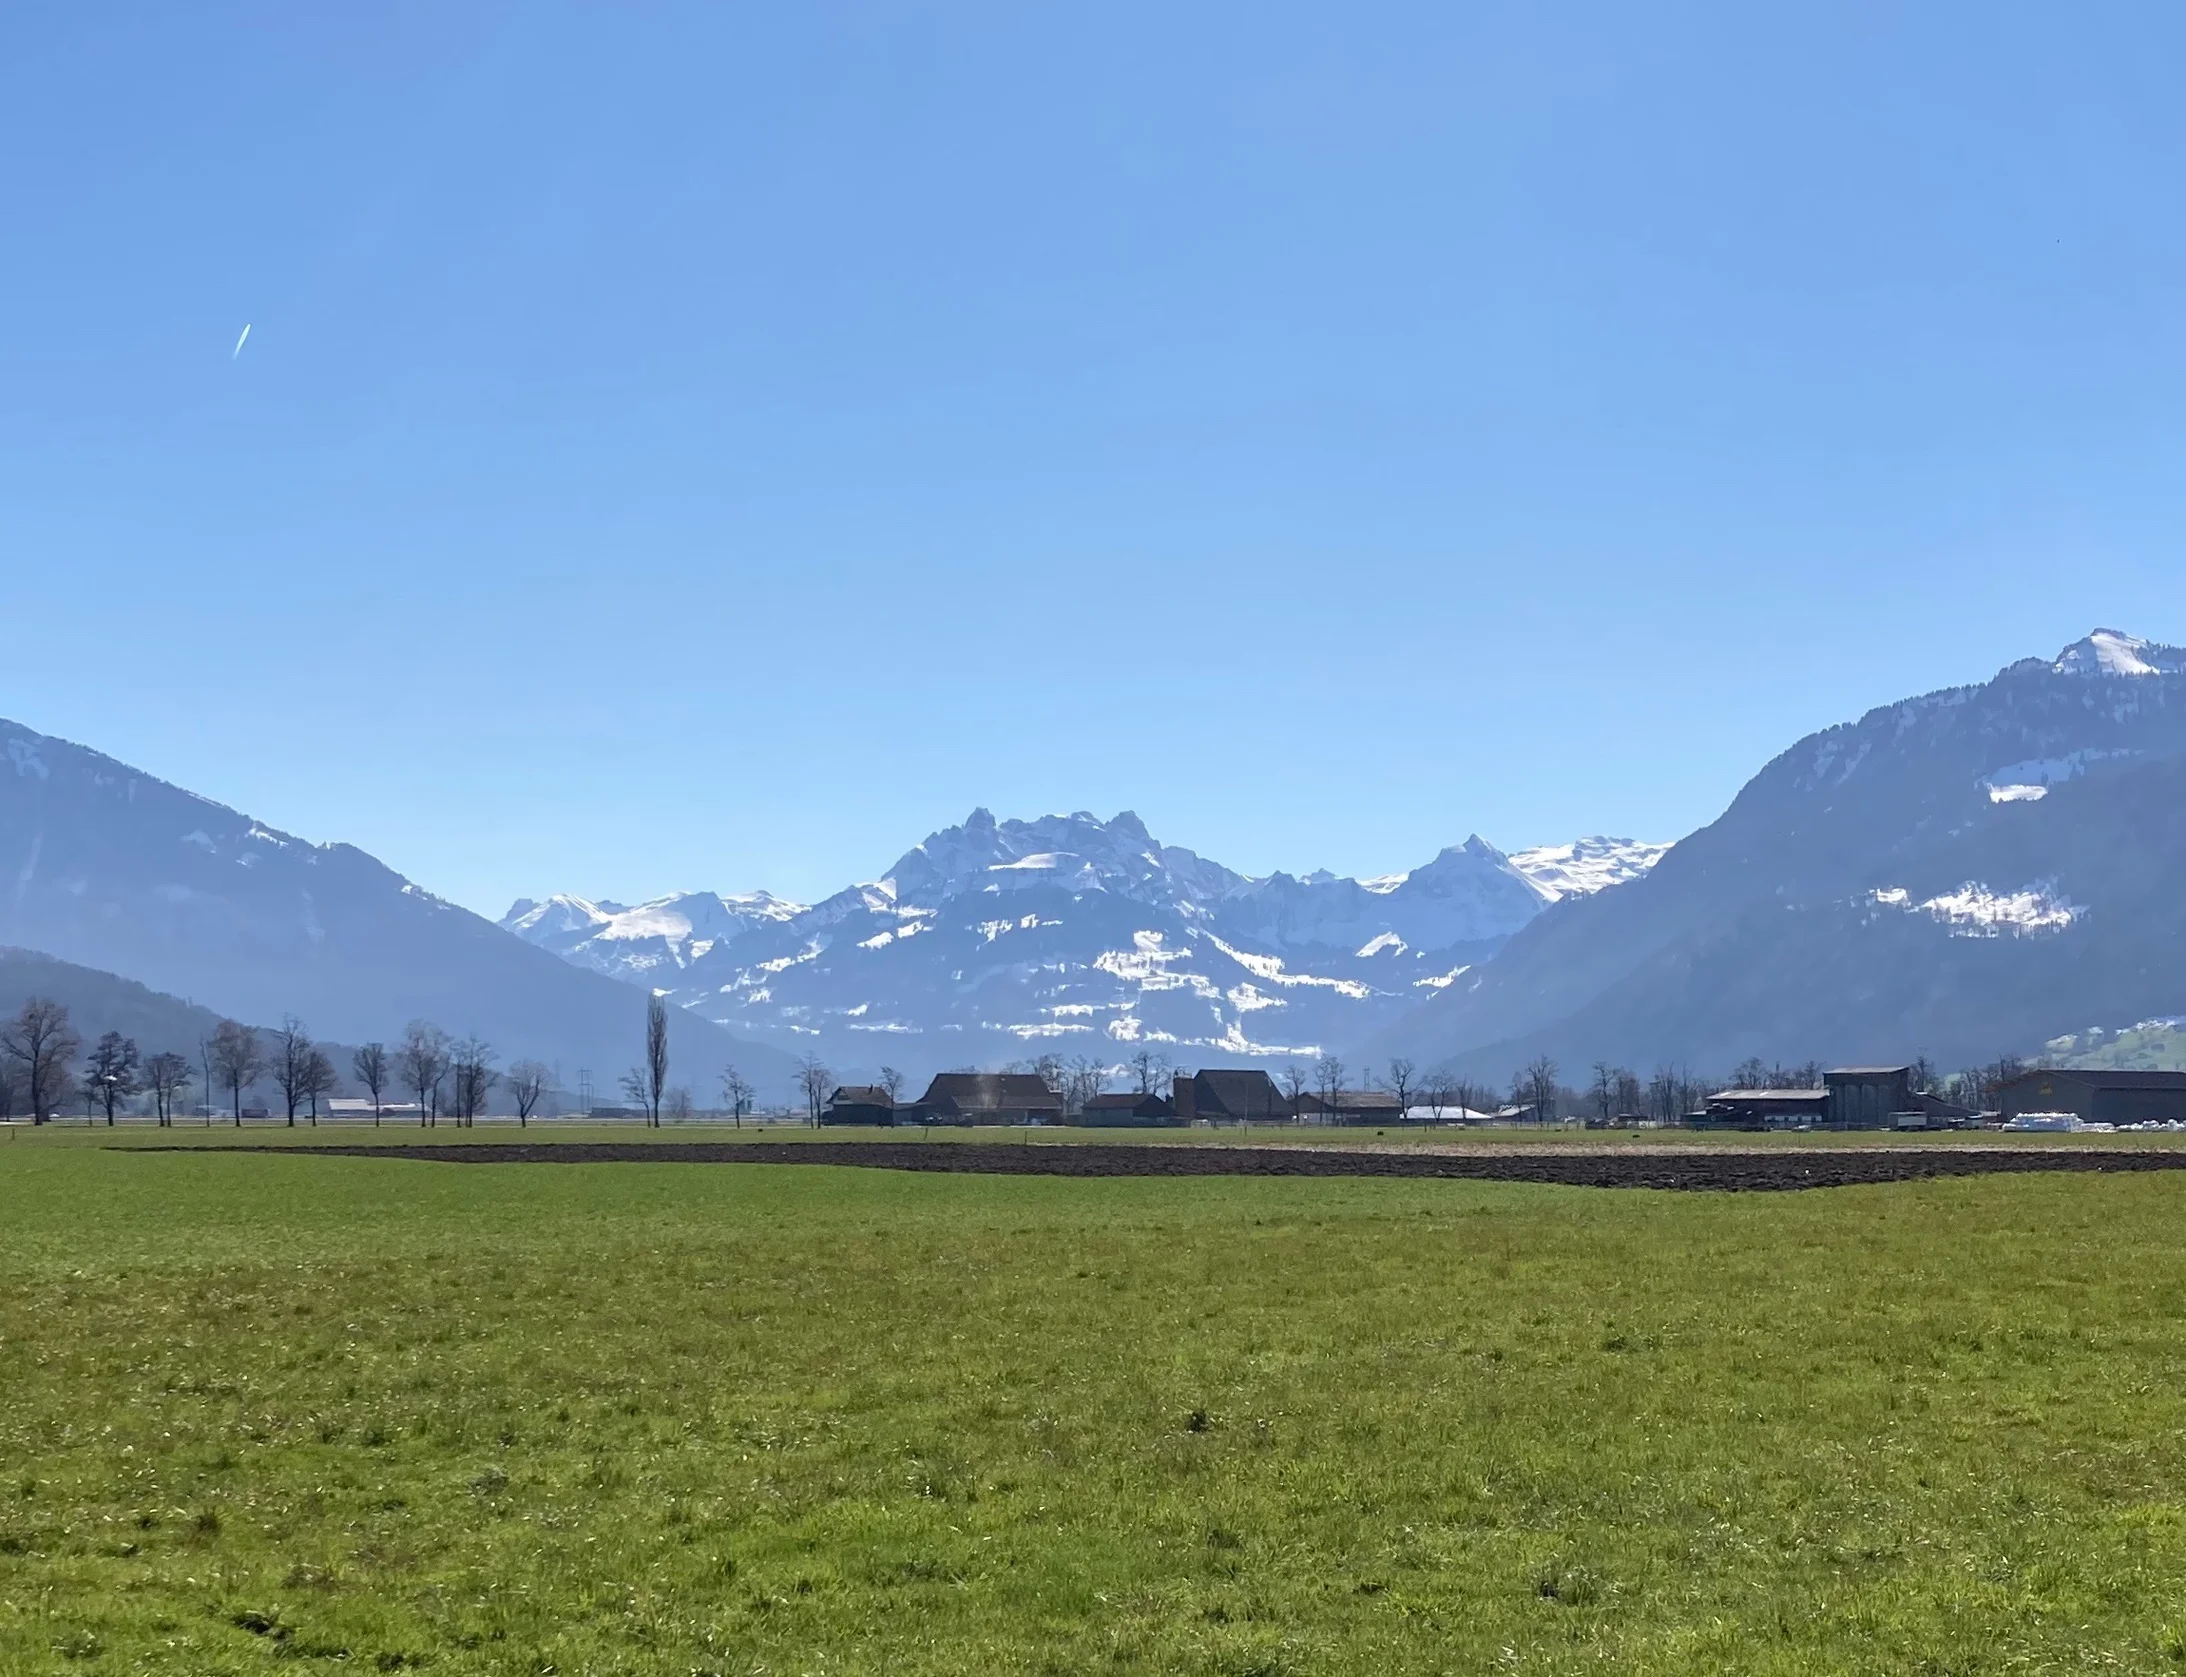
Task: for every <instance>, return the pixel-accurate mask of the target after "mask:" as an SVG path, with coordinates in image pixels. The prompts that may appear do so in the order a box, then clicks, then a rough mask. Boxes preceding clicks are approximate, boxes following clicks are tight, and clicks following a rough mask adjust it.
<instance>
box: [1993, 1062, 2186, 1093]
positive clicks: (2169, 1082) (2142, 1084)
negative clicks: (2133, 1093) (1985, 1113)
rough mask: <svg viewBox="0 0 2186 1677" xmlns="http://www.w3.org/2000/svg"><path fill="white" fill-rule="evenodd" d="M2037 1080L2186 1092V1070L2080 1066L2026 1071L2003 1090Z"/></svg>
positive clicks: (2011, 1079)
mask: <svg viewBox="0 0 2186 1677" xmlns="http://www.w3.org/2000/svg"><path fill="white" fill-rule="evenodd" d="M2037 1077H2047V1078H2060V1077H2062V1078H2070V1079H2071V1080H2072V1081H2073V1082H2075V1083H2085V1084H2089V1085H2092V1086H2093V1087H2095V1088H2097V1089H2186V1071H2096V1070H2081V1069H2080V1068H2079V1067H2077V1066H2054V1067H2051V1068H2050V1069H2048V1070H2046V1071H2025V1072H2021V1073H2020V1074H2019V1075H2018V1076H2017V1077H2013V1078H2009V1079H2007V1080H2006V1081H2005V1082H2004V1083H2003V1084H2002V1085H2001V1087H2003V1088H2006V1089H2009V1088H2013V1087H2015V1086H2016V1085H2018V1084H2021V1083H2025V1082H2028V1081H2030V1080H2032V1079H2034V1078H2037Z"/></svg>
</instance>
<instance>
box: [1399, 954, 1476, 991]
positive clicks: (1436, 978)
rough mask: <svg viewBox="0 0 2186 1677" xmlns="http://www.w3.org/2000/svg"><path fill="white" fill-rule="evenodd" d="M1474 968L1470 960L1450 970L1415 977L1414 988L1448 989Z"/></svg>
mask: <svg viewBox="0 0 2186 1677" xmlns="http://www.w3.org/2000/svg"><path fill="white" fill-rule="evenodd" d="M1472 970H1473V969H1472V963H1471V962H1469V961H1468V962H1467V963H1466V964H1465V965H1464V966H1461V967H1452V968H1451V969H1450V970H1449V971H1448V972H1438V973H1434V974H1431V975H1430V976H1428V977H1426V978H1415V979H1413V980H1412V988H1413V989H1415V990H1447V989H1448V988H1449V987H1450V986H1451V985H1453V984H1455V983H1456V982H1457V981H1458V980H1459V979H1460V978H1462V977H1464V976H1465V974H1467V973H1469V972H1471V971H1472Z"/></svg>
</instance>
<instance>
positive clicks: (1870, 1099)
mask: <svg viewBox="0 0 2186 1677" xmlns="http://www.w3.org/2000/svg"><path fill="white" fill-rule="evenodd" d="M1822 1087H1823V1089H1824V1090H1826V1091H1827V1093H1828V1095H1829V1110H1828V1112H1827V1113H1826V1115H1825V1116H1824V1118H1823V1120H1822V1121H1823V1122H1824V1123H1825V1124H1827V1125H1828V1126H1829V1127H1830V1128H1831V1129H1833V1130H1887V1129H1890V1128H1892V1127H1893V1125H1894V1122H1895V1119H1896V1115H1897V1114H1898V1113H1901V1112H1912V1111H1914V1110H1916V1108H1915V1105H1914V1100H1913V1068H1912V1067H1911V1066H1840V1067H1838V1068H1837V1069H1836V1070H1835V1071H1825V1072H1823V1073H1822Z"/></svg>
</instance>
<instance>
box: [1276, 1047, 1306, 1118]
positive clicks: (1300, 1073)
mask: <svg viewBox="0 0 2186 1677" xmlns="http://www.w3.org/2000/svg"><path fill="white" fill-rule="evenodd" d="M1278 1081H1279V1082H1281V1084H1282V1085H1283V1093H1284V1094H1285V1095H1287V1096H1289V1097H1290V1111H1291V1115H1292V1116H1293V1117H1296V1116H1297V1113H1298V1102H1299V1100H1300V1099H1301V1098H1302V1097H1303V1096H1304V1094H1305V1092H1306V1068H1305V1067H1304V1066H1301V1065H1300V1064H1298V1062H1297V1061H1296V1060H1293V1061H1291V1063H1290V1064H1289V1065H1287V1066H1285V1067H1284V1068H1283V1075H1282V1077H1281V1078H1280V1079H1278Z"/></svg>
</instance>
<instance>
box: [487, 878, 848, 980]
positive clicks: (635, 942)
mask: <svg viewBox="0 0 2186 1677" xmlns="http://www.w3.org/2000/svg"><path fill="white" fill-rule="evenodd" d="M804 912H805V905H804V904H802V903H793V902H785V901H784V900H783V899H782V898H780V897H777V896H774V895H772V894H771V893H769V892H766V891H746V892H741V893H736V894H732V895H729V896H721V895H717V894H716V893H714V892H712V891H678V892H676V893H674V894H673V895H670V896H666V897H656V898H654V899H653V900H652V901H651V902H644V903H639V904H637V905H636V906H635V907H631V906H628V905H625V904H623V903H618V902H610V901H607V900H606V899H604V898H603V899H598V900H588V899H586V898H584V897H578V896H571V895H568V894H566V893H565V894H561V895H556V896H552V897H549V898H547V899H546V901H544V902H534V901H533V900H532V899H531V898H529V897H520V898H518V899H517V901H516V902H515V903H514V905H512V906H511V907H510V909H509V911H508V913H506V914H504V915H503V916H502V917H501V920H500V924H501V926H502V927H503V928H504V929H505V930H508V931H512V932H514V933H515V934H516V935H517V936H518V937H520V938H522V939H523V940H524V941H525V942H526V943H536V944H538V945H539V946H540V947H541V948H543V949H551V950H553V951H554V953H555V954H557V955H560V956H562V957H563V958H564V959H565V960H568V961H571V962H573V963H574V964H576V965H578V966H581V967H590V968H591V969H592V970H593V971H594V972H601V973H605V974H606V975H607V976H608V977H610V978H623V979H628V980H630V981H632V982H642V983H651V982H653V981H654V978H655V976H656V975H657V974H659V973H661V972H662V971H663V970H665V971H667V972H671V973H673V972H680V971H681V970H682V969H683V968H685V967H687V966H689V965H690V964H691V962H692V961H694V960H696V959H697V958H698V957H699V956H701V955H703V954H705V953H706V952H707V951H708V950H710V949H711V948H713V947H714V945H716V944H717V943H723V942H726V941H728V940H730V939H732V938H735V937H738V936H740V935H742V934H743V933H745V932H748V931H750V930H751V929H752V927H754V926H759V925H766V924H770V923H774V922H779V921H783V920H790V919H794V918H795V917H796V916H798V915H800V914H802V913H804Z"/></svg>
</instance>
